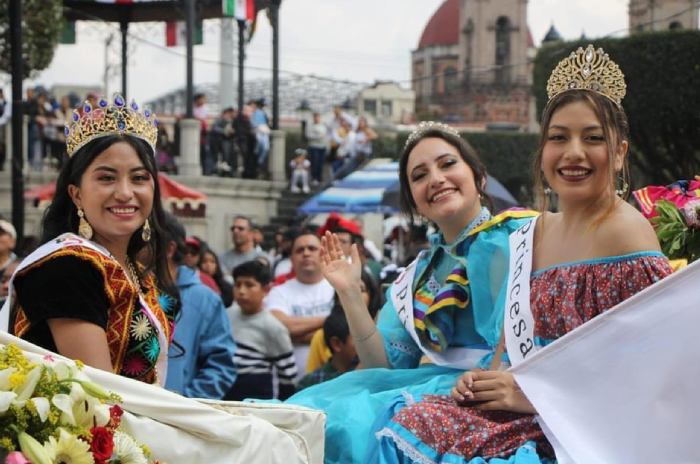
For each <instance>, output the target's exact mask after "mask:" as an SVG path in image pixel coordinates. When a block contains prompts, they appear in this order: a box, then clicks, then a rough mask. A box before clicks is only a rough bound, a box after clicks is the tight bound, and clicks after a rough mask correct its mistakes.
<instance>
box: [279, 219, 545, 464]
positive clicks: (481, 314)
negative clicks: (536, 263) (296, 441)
mask: <svg viewBox="0 0 700 464" xmlns="http://www.w3.org/2000/svg"><path fill="white" fill-rule="evenodd" d="M527 220H529V218H522V219H519V218H505V219H503V220H502V221H500V222H498V221H494V222H495V224H493V225H491V226H485V227H486V228H485V229H484V230H483V231H480V232H478V233H477V234H475V235H472V236H467V233H466V232H465V233H463V234H462V235H461V236H460V237H459V238H458V239H457V240H456V241H455V242H454V243H453V244H449V245H448V244H445V243H444V241H443V240H442V239H441V238H440V237H436V238H434V239H432V241H431V249H430V250H429V251H428V252H426V253H423V254H421V256H420V257H419V258H418V259H419V262H418V263H417V269H416V278H415V280H414V288H413V289H414V291H415V285H416V282H418V281H420V278H421V277H422V275H423V273H425V272H432V271H433V270H434V269H437V270H438V272H440V270H442V269H445V268H449V267H450V266H449V265H441V264H443V262H442V260H459V261H462V262H465V263H466V266H467V275H468V278H469V280H470V291H471V293H472V300H471V303H470V306H469V310H468V311H460V312H457V313H456V314H457V316H456V318H455V319H456V320H455V322H454V323H455V325H456V326H457V330H455V335H454V337H453V339H452V340H451V343H450V345H451V346H470V347H475V348H481V349H488V347H489V346H490V347H491V348H492V349H493V347H495V346H496V344H497V343H498V338H499V336H500V332H499V331H498V327H500V324H501V323H502V320H503V314H502V311H501V310H497V311H494V308H502V306H496V305H497V304H498V302H499V301H501V305H502V298H503V294H504V293H505V281H506V275H505V273H506V271H507V263H508V256H509V255H508V236H509V234H510V233H511V232H513V231H514V230H516V229H517V228H518V227H520V226H521V225H523V224H524V223H525V222H526V221H527ZM438 249H442V250H444V251H445V253H441V255H442V256H438V261H440V262H435V263H431V260H432V257H433V255H434V253H436V251H437V250H438ZM445 257H447V258H445ZM429 264H430V266H429ZM485 270H487V271H488V272H484V271H485ZM475 286H476V287H483V288H479V289H478V290H477V291H476V292H475V288H476V287H475ZM387 296H388V292H387ZM492 313H498V314H497V315H493V314H492ZM377 325H378V330H379V332H380V333H381V334H382V336H383V337H384V346H385V350H386V353H387V358H388V360H389V364H390V366H391V367H392V369H365V370H359V371H354V372H349V373H346V374H344V375H342V376H340V377H338V378H336V379H334V380H331V381H329V382H324V383H322V384H319V385H316V386H313V387H310V388H307V389H304V390H303V391H301V392H299V393H297V394H296V395H294V396H292V397H291V398H289V399H288V400H287V402H288V403H292V404H298V405H302V406H307V407H310V408H314V409H321V410H323V411H325V412H326V414H327V422H326V447H325V453H326V459H325V462H326V463H364V462H372V461H371V458H370V457H368V455H367V453H368V452H369V449H368V448H369V447H368V445H370V444H371V445H372V447H371V448H373V449H376V444H378V441H377V439H376V438H375V435H374V434H375V432H376V431H378V430H380V429H381V428H383V426H384V425H386V424H387V423H388V422H389V420H390V419H391V417H393V415H394V414H395V413H396V412H397V411H398V410H400V409H401V408H402V407H403V406H404V405H405V404H406V401H413V399H416V398H420V397H421V396H422V395H424V394H447V393H449V391H450V389H451V388H452V387H453V386H454V384H455V381H456V379H457V377H458V376H459V375H460V374H461V373H462V372H463V370H461V369H452V368H450V367H440V366H435V365H421V366H419V362H420V358H421V350H420V348H419V347H418V346H417V345H416V343H415V342H414V341H413V339H412V338H411V336H410V335H409V334H408V332H407V331H406V330H405V328H404V327H403V325H401V323H400V321H399V319H398V316H397V315H396V311H395V310H394V309H393V307H392V304H391V301H390V300H389V299H387V303H386V304H385V306H384V308H382V311H381V312H380V315H379V321H378V324H377ZM490 357H491V355H489V356H487V357H485V358H484V359H482V360H481V361H480V363H479V366H480V367H486V366H488V364H489V362H490ZM522 453H526V451H523V452H522ZM522 453H521V454H522ZM368 459H370V460H368ZM473 462H474V463H475V464H476V463H478V462H479V461H473ZM495 462H497V461H494V464H495ZM503 462H504V463H505V462H511V461H503ZM512 462H517V463H518V464H521V463H522V464H530V463H531V462H532V463H539V460H538V461H512Z"/></svg>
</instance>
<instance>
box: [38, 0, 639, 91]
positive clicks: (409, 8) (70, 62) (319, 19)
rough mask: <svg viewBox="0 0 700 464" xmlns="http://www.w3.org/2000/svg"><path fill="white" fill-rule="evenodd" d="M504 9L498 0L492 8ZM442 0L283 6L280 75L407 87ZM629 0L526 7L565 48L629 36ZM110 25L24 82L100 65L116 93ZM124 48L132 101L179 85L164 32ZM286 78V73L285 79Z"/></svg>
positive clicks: (71, 78)
mask: <svg viewBox="0 0 700 464" xmlns="http://www.w3.org/2000/svg"><path fill="white" fill-rule="evenodd" d="M492 1H504V0H492ZM441 4H442V0H284V1H283V2H282V6H281V8H280V46H281V49H280V69H281V70H283V71H291V72H294V73H299V74H314V75H317V76H324V77H331V78H335V79H342V80H350V81H355V82H367V83H372V82H374V81H375V80H380V79H381V80H394V81H398V82H401V83H402V84H403V85H405V86H407V87H408V86H409V82H408V81H409V79H410V56H411V55H410V52H411V50H413V49H415V48H416V46H417V45H418V41H419V39H420V36H421V33H422V32H423V28H424V27H425V25H426V24H427V22H428V20H429V19H430V17H431V16H432V14H433V13H434V12H435V10H436V9H437V8H438V7H439V6H440V5H441ZM627 4H628V0H529V1H528V24H529V27H530V30H531V32H532V36H533V39H534V40H535V44H536V45H539V43H540V41H541V40H542V38H543V37H544V35H545V34H546V32H547V30H548V29H549V27H550V26H551V25H552V24H554V25H555V27H556V28H557V30H558V31H559V32H560V34H561V35H562V36H563V37H564V38H565V39H577V38H579V37H580V36H581V34H582V33H585V34H586V36H587V37H591V38H593V37H600V36H604V35H607V34H610V33H614V35H616V36H621V35H625V34H626V31H625V29H626V27H627V22H628V19H627ZM117 30H118V29H117V26H116V25H113V24H112V25H110V24H99V23H78V28H77V37H78V39H77V41H78V42H77V44H75V45H59V46H58V48H57V49H56V53H55V55H54V59H53V62H52V63H51V65H50V66H49V67H48V68H47V69H46V70H44V71H42V72H41V73H39V74H38V75H37V76H36V77H35V78H34V79H31V80H30V83H34V84H41V85H44V86H45V87H47V88H48V87H51V86H52V85H54V84H70V83H73V84H81V85H97V86H101V85H102V83H103V82H104V75H105V61H106V60H105V59H107V62H108V63H109V64H110V65H111V66H110V67H111V71H110V72H109V73H108V75H109V76H110V77H109V87H108V89H109V90H108V91H109V92H110V93H112V92H114V91H117V90H118V89H119V87H120V86H121V77H120V76H121V75H120V70H119V69H120V68H119V66H120V64H119V63H120V48H119V45H118V44H119V43H120V41H119V36H118V35H116V34H115V39H116V40H114V41H113V45H112V46H110V47H105V40H106V38H107V37H108V35H109V34H110V33H113V32H114V33H116V31H117ZM130 32H131V34H132V35H133V36H134V38H133V39H131V40H130V47H129V52H130V53H129V55H130V57H129V82H128V89H129V94H130V96H129V98H132V97H133V98H135V99H136V100H137V101H145V100H149V99H152V98H156V97H158V96H160V95H163V94H165V93H168V92H170V91H172V90H174V89H176V88H178V87H183V86H184V85H185V70H186V67H185V48H184V47H173V48H167V47H165V26H164V25H163V24H158V23H147V24H135V25H133V26H132V27H131V29H130ZM219 32H220V27H219V22H218V20H210V21H205V22H204V44H203V45H198V46H195V47H194V48H195V50H194V55H195V64H194V82H195V84H200V83H209V82H214V83H215V82H218V80H219V64H218V63H219ZM247 54H248V60H247V62H246V66H247V67H250V68H249V69H247V70H246V76H247V77H251V78H255V77H269V76H270V74H271V67H272V58H271V57H272V33H271V28H270V26H269V22H268V20H267V17H266V16H265V15H264V14H263V13H261V14H260V17H259V20H258V29H257V31H256V33H255V36H254V37H253V39H252V41H251V43H250V44H249V46H248V49H247ZM283 75H284V74H283Z"/></svg>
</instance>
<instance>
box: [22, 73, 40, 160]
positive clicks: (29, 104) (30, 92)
mask: <svg viewBox="0 0 700 464" xmlns="http://www.w3.org/2000/svg"><path fill="white" fill-rule="evenodd" d="M23 106H24V114H25V115H27V117H28V119H27V156H28V158H29V163H30V165H31V167H32V169H33V170H35V171H38V170H41V138H40V134H39V125H38V123H37V119H36V118H37V116H38V115H39V105H38V104H37V99H36V96H35V95H34V89H33V88H31V87H29V88H28V89H27V92H26V100H25V101H24V103H23Z"/></svg>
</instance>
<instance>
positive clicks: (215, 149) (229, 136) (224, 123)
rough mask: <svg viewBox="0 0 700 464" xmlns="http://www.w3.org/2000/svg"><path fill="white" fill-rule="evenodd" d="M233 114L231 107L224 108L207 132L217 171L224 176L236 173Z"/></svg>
mask: <svg viewBox="0 0 700 464" xmlns="http://www.w3.org/2000/svg"><path fill="white" fill-rule="evenodd" d="M235 116H236V112H235V110H234V109H233V108H230V107H229V108H225V109H224V110H223V111H222V112H221V116H219V117H218V118H217V119H216V121H214V124H212V126H211V131H210V132H209V149H210V150H211V152H212V157H213V158H214V159H215V160H216V166H217V171H218V172H219V174H220V175H222V176H226V177H233V176H235V175H236V174H237V173H238V153H237V150H236V149H235V148H236V144H235V143H234V142H235V135H236V131H235V130H234V128H233V121H234V118H235Z"/></svg>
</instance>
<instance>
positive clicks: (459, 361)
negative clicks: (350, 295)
mask: <svg viewBox="0 0 700 464" xmlns="http://www.w3.org/2000/svg"><path fill="white" fill-rule="evenodd" d="M421 257H422V254H419V255H418V257H417V258H416V259H415V260H413V262H412V263H411V264H409V265H408V266H407V267H406V269H404V271H403V272H402V273H401V274H400V275H399V276H398V277H397V278H396V280H395V281H394V283H393V284H392V285H391V288H390V289H389V297H390V298H391V306H392V308H393V310H394V311H396V315H397V316H398V317H399V320H400V321H401V323H402V324H403V326H404V328H405V329H406V331H407V332H408V334H409V335H410V336H411V338H412V339H413V341H414V342H416V345H417V346H418V348H420V350H421V351H422V352H423V354H424V355H425V356H427V357H428V359H430V360H431V361H432V362H433V363H435V364H437V365H439V366H450V367H455V368H459V369H467V370H469V369H473V368H475V367H476V366H477V365H478V364H479V361H480V360H481V359H482V358H483V357H484V356H486V355H488V354H489V353H490V351H489V350H480V349H475V348H463V347H456V346H455V347H449V348H447V349H446V350H445V351H443V352H441V353H438V352H437V351H433V350H429V349H427V348H426V347H424V346H423V343H421V341H420V339H419V338H418V334H417V333H416V326H415V320H414V316H413V280H414V279H415V277H416V265H417V264H418V261H419V260H420V259H421Z"/></svg>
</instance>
